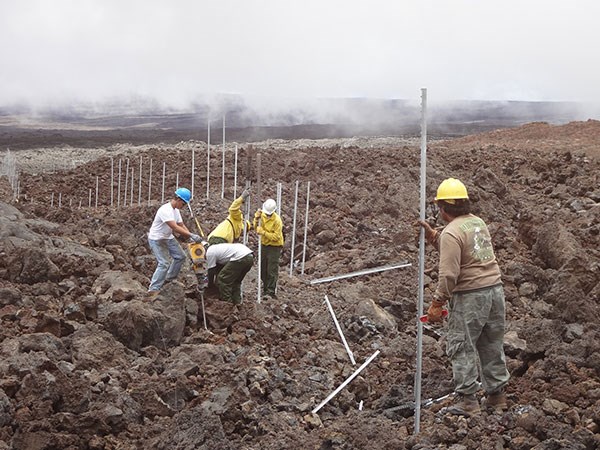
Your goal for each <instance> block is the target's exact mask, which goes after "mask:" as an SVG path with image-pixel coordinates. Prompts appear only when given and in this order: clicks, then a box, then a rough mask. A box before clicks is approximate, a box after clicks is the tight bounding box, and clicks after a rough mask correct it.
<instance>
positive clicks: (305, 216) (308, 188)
mask: <svg viewBox="0 0 600 450" xmlns="http://www.w3.org/2000/svg"><path fill="white" fill-rule="evenodd" d="M309 205H310V181H309V182H308V183H307V184H306V213H305V214H304V243H303V245H302V266H301V270H300V273H301V274H302V275H304V262H305V261H306V237H307V236H308V208H309Z"/></svg>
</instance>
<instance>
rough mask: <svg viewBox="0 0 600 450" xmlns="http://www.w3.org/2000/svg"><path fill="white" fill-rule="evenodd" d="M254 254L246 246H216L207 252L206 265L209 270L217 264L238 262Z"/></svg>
mask: <svg viewBox="0 0 600 450" xmlns="http://www.w3.org/2000/svg"><path fill="white" fill-rule="evenodd" d="M250 253H252V250H250V249H249V248H248V247H246V246H245V245H244V244H237V243H236V244H214V245H211V246H209V247H208V250H206V263H207V266H208V268H209V269H212V268H213V267H216V265H217V264H227V263H228V262H229V261H237V260H239V259H242V258H243V257H244V256H246V255H249V254H250Z"/></svg>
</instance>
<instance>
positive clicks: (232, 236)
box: [208, 197, 250, 244]
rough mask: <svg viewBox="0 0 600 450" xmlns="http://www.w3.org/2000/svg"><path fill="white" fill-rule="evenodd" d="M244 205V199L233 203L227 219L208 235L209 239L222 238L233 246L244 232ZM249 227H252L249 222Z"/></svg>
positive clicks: (240, 198)
mask: <svg viewBox="0 0 600 450" xmlns="http://www.w3.org/2000/svg"><path fill="white" fill-rule="evenodd" d="M242 203H244V199H243V198H242V197H238V198H236V199H235V200H234V201H233V203H231V205H230V206H229V215H228V216H227V219H225V220H224V221H223V222H221V223H220V224H219V225H217V227H216V228H215V229H214V230H213V231H212V232H211V233H210V234H209V235H208V238H209V239H210V238H211V237H213V236H214V237H220V238H223V239H225V240H226V241H227V242H229V243H230V244H232V243H233V241H235V240H236V239H237V238H239V237H240V235H241V234H242V232H243V231H244V216H243V215H242V209H241V207H242ZM248 225H250V222H248Z"/></svg>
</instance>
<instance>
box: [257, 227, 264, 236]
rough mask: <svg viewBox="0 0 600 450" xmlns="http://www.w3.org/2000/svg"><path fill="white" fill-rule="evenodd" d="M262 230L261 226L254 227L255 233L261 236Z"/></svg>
mask: <svg viewBox="0 0 600 450" xmlns="http://www.w3.org/2000/svg"><path fill="white" fill-rule="evenodd" d="M264 232H265V230H263V227H256V234H258V235H261V236H262V235H263V233H264Z"/></svg>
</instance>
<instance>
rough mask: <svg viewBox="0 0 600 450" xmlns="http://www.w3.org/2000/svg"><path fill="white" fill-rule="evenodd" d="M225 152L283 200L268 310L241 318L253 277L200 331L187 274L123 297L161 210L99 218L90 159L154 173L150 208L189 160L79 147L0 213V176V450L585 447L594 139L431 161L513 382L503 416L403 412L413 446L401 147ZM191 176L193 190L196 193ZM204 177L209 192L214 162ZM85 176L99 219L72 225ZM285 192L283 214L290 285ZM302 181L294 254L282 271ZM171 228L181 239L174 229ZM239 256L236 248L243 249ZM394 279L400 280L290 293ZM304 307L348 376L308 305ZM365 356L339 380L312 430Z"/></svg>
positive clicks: (594, 369)
mask: <svg viewBox="0 0 600 450" xmlns="http://www.w3.org/2000/svg"><path fill="white" fill-rule="evenodd" d="M39 147H40V148H41V147H44V143H43V142H40V145H39ZM241 147H243V148H242V149H241V152H240V161H241V162H240V171H241V173H240V180H245V179H246V178H248V177H249V178H253V177H254V176H255V175H256V172H254V173H250V172H249V171H248V167H247V166H246V156H248V154H250V153H251V154H252V157H253V158H252V166H251V167H254V166H255V163H256V155H255V153H256V152H257V151H260V153H261V160H262V167H261V177H262V198H265V197H267V196H275V185H276V183H277V182H282V183H283V202H282V203H283V211H282V215H283V219H284V222H285V225H286V238H287V245H286V250H285V253H284V257H283V258H282V266H281V271H280V285H279V292H278V297H279V298H278V299H277V300H270V299H269V300H264V299H263V301H262V302H261V303H260V304H257V302H256V295H255V291H256V287H255V278H256V272H255V270H253V271H252V272H251V273H250V274H249V276H248V277H247V279H246V280H245V284H244V287H245V300H244V302H243V304H242V305H241V306H240V307H239V308H236V307H233V306H231V305H229V304H226V303H223V302H221V301H219V300H218V299H217V298H216V296H215V295H214V294H212V295H210V296H209V297H208V298H207V301H206V310H207V311H206V313H207V318H208V328H209V331H206V330H204V327H203V326H202V314H201V312H200V311H199V303H198V300H197V298H196V293H195V288H194V276H193V274H192V273H191V270H190V269H189V268H188V267H186V268H185V269H184V271H183V273H182V275H181V277H180V281H179V282H175V283H171V284H169V285H167V286H166V287H165V288H164V289H163V291H162V293H161V295H160V296H159V298H158V300H157V301H155V302H154V303H151V304H149V303H145V302H143V301H142V298H143V294H144V292H145V290H146V286H147V283H148V277H149V276H150V275H151V273H152V270H153V268H154V260H153V257H152V256H151V254H150V251H149V249H148V248H147V244H146V242H145V233H146V231H147V228H148V227H149V225H150V223H151V220H152V217H153V215H154V212H155V210H156V208H157V206H158V205H159V204H160V202H159V200H160V198H156V197H157V192H158V190H156V191H154V197H155V198H153V199H152V202H151V204H150V205H148V202H147V201H146V200H145V198H146V195H147V191H145V193H144V197H143V198H144V200H143V201H141V202H140V204H139V205H138V202H137V201H135V199H136V198H137V197H136V195H137V186H134V187H135V193H134V196H133V199H134V202H133V205H131V198H130V199H129V200H128V201H123V203H124V204H123V203H121V204H120V205H119V207H116V206H115V207H110V206H107V205H106V204H105V203H106V202H107V201H108V199H109V198H110V191H109V189H108V186H109V183H110V167H111V160H110V158H109V156H112V157H113V162H114V161H115V160H116V159H118V158H120V157H121V155H125V154H127V155H128V156H130V157H131V158H132V161H134V160H135V161H138V159H137V158H139V157H142V159H143V161H144V167H146V166H145V164H146V161H147V160H148V159H149V158H152V159H153V161H154V164H155V165H154V167H155V176H156V177H157V181H156V184H155V186H158V184H159V181H158V176H159V174H160V173H161V171H162V163H163V162H165V163H166V164H167V166H168V167H169V168H170V169H169V170H170V173H171V176H170V177H169V178H168V179H167V182H166V191H167V192H170V191H171V190H173V188H174V187H175V182H176V180H175V176H174V174H175V171H177V172H178V173H180V178H179V182H180V184H182V185H189V184H190V181H189V176H190V175H189V173H190V172H189V158H190V153H191V149H192V148H197V149H198V150H197V151H198V152H199V154H201V152H202V151H203V149H204V148H205V147H203V146H202V144H200V143H198V142H193V141H186V142H181V143H179V144H173V145H170V144H169V145H167V144H161V143H157V144H156V145H150V146H144V147H138V148H133V146H128V145H127V144H126V143H123V144H121V145H120V147H119V150H118V151H115V147H111V148H110V149H108V150H106V149H105V150H104V151H98V149H96V151H97V154H96V156H95V158H90V159H93V161H89V162H81V163H80V164H81V165H79V166H77V167H74V168H71V169H65V170H61V171H56V172H53V173H42V171H41V169H39V167H38V169H36V170H32V171H30V172H24V173H22V174H21V197H20V201H19V202H18V203H16V204H9V203H7V202H8V200H9V199H10V198H11V193H10V191H9V188H8V185H7V184H6V180H5V179H1V180H0V194H1V195H2V198H3V199H4V201H5V202H4V203H0V237H1V240H0V254H1V255H2V257H1V258H0V320H1V327H0V449H2V448H6V449H9V448H13V449H23V450H25V449H28V450H32V449H33V450H36V449H39V450H42V449H45V450H50V449H94V450H100V449H103V450H109V449H149V448H153V449H259V448H261V449H283V448H299V449H323V450H325V449H363V448H381V449H403V448H405V449H444V448H447V449H453V450H459V449H479V448H486V449H487V448H490V449H491V448H493V449H503V448H506V449H518V450H521V449H523V450H524V449H548V450H550V449H594V448H598V447H599V446H600V379H599V375H600V352H599V347H600V343H599V342H600V326H599V325H598V320H599V318H600V304H599V295H600V246H599V241H600V237H599V235H600V187H599V186H600V156H599V155H600V150H599V149H600V124H599V123H598V122H596V121H588V122H577V123H570V124H567V125H563V126H551V125H548V124H545V123H533V124H528V125H525V126H522V127H519V128H515V129H508V130H502V131H495V132H490V133H484V134H478V135H473V136H466V137H464V138H459V139H453V140H444V141H436V142H432V143H430V145H429V148H428V158H429V159H428V168H427V193H428V197H429V198H432V197H433V195H434V191H435V188H436V186H437V185H438V184H439V182H440V181H441V180H443V179H444V178H447V177H449V176H453V177H457V178H460V179H461V180H463V181H464V182H465V183H466V184H467V186H468V188H469V192H470V196H471V198H472V200H473V202H474V205H475V209H476V212H477V213H478V214H480V215H481V216H482V217H483V218H484V219H485V220H486V221H487V222H488V224H489V226H490V229H491V231H492V234H493V239H494V243H495V248H496V253H497V257H498V259H499V262H500V265H501V268H502V270H503V275H504V283H505V291H506V297H507V319H508V321H507V335H506V342H505V349H506V353H507V358H508V364H509V368H510V371H511V374H512V379H511V382H510V384H509V387H508V396H509V405H510V409H509V411H507V412H506V413H505V414H502V415H498V414H490V413H487V412H483V413H482V414H481V415H479V416H476V417H473V418H469V419H465V418H456V417H451V416H447V415H443V414H441V412H440V408H441V406H442V405H443V403H435V404H433V405H431V406H427V407H424V408H423V410H422V411H421V432H420V433H419V434H417V435H415V434H414V433H413V428H414V416H413V408H412V402H413V400H414V398H413V385H414V376H415V365H416V356H415V355H416V320H415V318H416V314H417V311H416V303H417V300H416V299H417V267H418V264H417V257H418V247H417V241H416V237H415V231H414V229H413V223H414V220H415V219H416V218H417V217H418V214H419V211H418V205H419V199H418V194H419V146H418V140H398V139H389V140H387V139H379V140H377V139H374V140H361V139H350V140H340V141H305V142H303V143H302V145H299V144H298V142H296V141H269V142H263V143H256V144H255V145H254V148H253V149H252V150H251V149H249V148H248V147H247V146H241ZM67 150H68V149H64V151H65V155H67V154H68V153H67ZM121 150H122V151H121ZM204 151H205V150H204ZM34 153H35V152H34ZM39 153H40V155H39V157H40V158H43V156H44V152H39ZM204 155H205V154H204ZM205 156H206V155H205ZM230 156H231V155H229V156H228V157H230ZM17 157H18V153H17ZM124 158H125V156H123V161H125V159H124ZM242 161H243V163H242ZM67 166H68V164H67ZM136 167H137V166H136ZM254 169H256V168H255V167H254ZM205 172H206V170H205V168H204V169H200V168H199V169H198V173H197V177H198V179H197V181H196V183H197V189H199V191H200V192H202V193H204V190H205V189H206V182H205V180H206V173H205ZM186 173H187V174H188V175H187V179H186V175H184V174H186ZM211 173H212V174H220V160H219V159H218V157H214V158H213V166H212V167H211ZM136 176H137V175H136ZM96 177H98V179H99V191H100V192H99V199H100V201H99V207H98V208H95V207H91V208H90V207H89V204H90V203H92V205H93V206H95V205H94V203H95V201H94V202H92V201H91V200H90V197H89V195H91V194H89V193H90V192H92V191H95V183H96ZM296 181H299V183H300V187H301V189H300V198H299V201H298V204H299V209H300V212H299V214H298V217H297V223H298V229H297V232H296V236H295V242H296V248H295V249H294V254H295V260H296V264H295V268H294V274H293V276H291V277H290V276H289V265H290V255H291V249H290V243H291V240H292V227H291V226H292V206H293V200H294V189H295V182H296ZM308 181H310V182H311V187H310V217H309V220H308V246H307V252H306V255H305V258H304V259H305V266H304V274H303V275H300V274H299V273H300V269H301V265H302V255H301V250H302V245H301V244H302V241H303V237H304V236H303V232H304V229H303V224H304V212H303V211H304V207H305V204H306V198H305V193H306V186H307V182H308ZM145 183H146V181H144V185H145ZM230 184H231V177H229V180H228V185H230ZM198 186H200V188H198ZM220 188H221V186H220V183H219V182H218V181H216V180H215V181H211V193H210V196H209V199H208V200H207V199H206V198H202V197H204V196H203V195H201V194H196V198H197V200H196V201H194V202H193V204H194V209H195V213H196V214H197V217H198V218H199V219H200V221H201V224H202V226H203V227H204V229H205V230H206V231H208V230H209V229H211V228H212V227H213V226H214V225H216V224H217V223H218V222H219V221H220V220H222V218H223V217H224V212H225V211H226V209H227V206H228V203H229V202H230V201H231V198H232V192H231V189H229V188H228V189H226V198H225V199H221V198H220ZM156 189H158V188H156ZM123 192H124V186H123ZM123 192H122V193H121V194H122V195H123ZM59 193H60V196H61V206H60V207H58V195H59ZM254 193H255V194H256V192H254ZM94 200H95V194H94ZM119 200H121V199H119ZM51 202H52V204H51ZM256 205H257V201H256V199H254V200H253V206H254V207H256ZM185 220H186V221H187V223H188V226H190V227H193V226H194V225H193V221H192V220H191V219H190V217H189V214H187V215H186V216H185ZM249 245H251V246H255V245H256V244H255V239H254V236H251V238H250V244H249ZM426 257H427V261H426V273H427V276H426V283H427V289H430V288H433V286H434V285H435V281H436V261H437V255H436V254H435V252H434V251H433V250H431V249H428V250H427V253H426ZM402 261H407V262H409V263H412V266H410V267H407V268H404V269H397V270H392V271H386V272H382V273H377V274H371V275H366V276H360V277H355V278H349V279H344V280H339V281H334V282H331V283H322V284H315V285H310V284H309V281H310V280H312V279H316V278H321V277H326V276H331V275H337V274H345V273H349V272H352V271H357V270H362V269H366V268H374V267H379V266H383V265H385V264H389V263H394V262H402ZM325 295H327V296H328V298H329V300H330V301H331V303H332V305H333V307H334V309H335V311H336V313H337V317H338V320H339V321H340V325H341V326H342V328H343V330H344V332H345V335H346V338H347V340H348V344H349V346H350V348H351V349H352V351H353V353H354V356H355V358H356V362H357V365H356V366H352V364H351V363H350V361H349V358H348V355H347V354H346V352H345V349H344V347H343V345H342V343H341V342H340V339H339V337H338V334H337V332H336V329H335V327H334V324H333V322H332V320H331V317H330V315H329V313H328V311H327V308H326V306H325V305H324V304H323V299H324V296H325ZM377 350H379V351H380V353H379V355H378V356H377V357H376V358H375V359H374V360H373V362H372V363H371V364H370V365H369V366H368V367H367V368H366V369H365V370H364V371H363V372H362V373H361V375H360V376H359V377H357V378H356V379H355V380H353V381H352V383H350V384H349V385H348V386H347V387H346V388H345V389H344V390H342V391H341V392H340V394H339V395H337V396H336V397H335V398H334V399H333V400H332V401H331V402H330V403H329V404H327V405H326V406H325V407H323V408H322V409H321V410H320V411H319V412H318V413H317V414H311V410H312V409H313V408H314V407H315V406H316V405H318V404H319V403H320V402H321V401H322V400H323V399H325V398H326V397H327V396H328V395H329V394H330V393H331V392H332V391H333V390H334V389H335V388H336V387H337V386H339V385H340V384H341V383H342V382H343V381H344V380H345V379H346V378H347V377H348V376H349V375H351V374H352V373H353V372H354V370H355V369H356V368H357V367H358V365H360V364H362V363H363V362H364V361H365V360H366V359H367V358H369V357H370V356H371V355H373V354H374V353H375V352H376V351H377ZM422 391H423V397H424V399H425V398H438V397H441V396H444V395H445V394H448V393H450V392H451V391H452V377H451V370H450V366H449V363H448V360H447V358H446V356H445V354H444V329H443V328H439V329H425V332H424V342H423V377H422ZM361 403H362V406H363V407H362V410H361V409H360V408H359V405H361Z"/></svg>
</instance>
